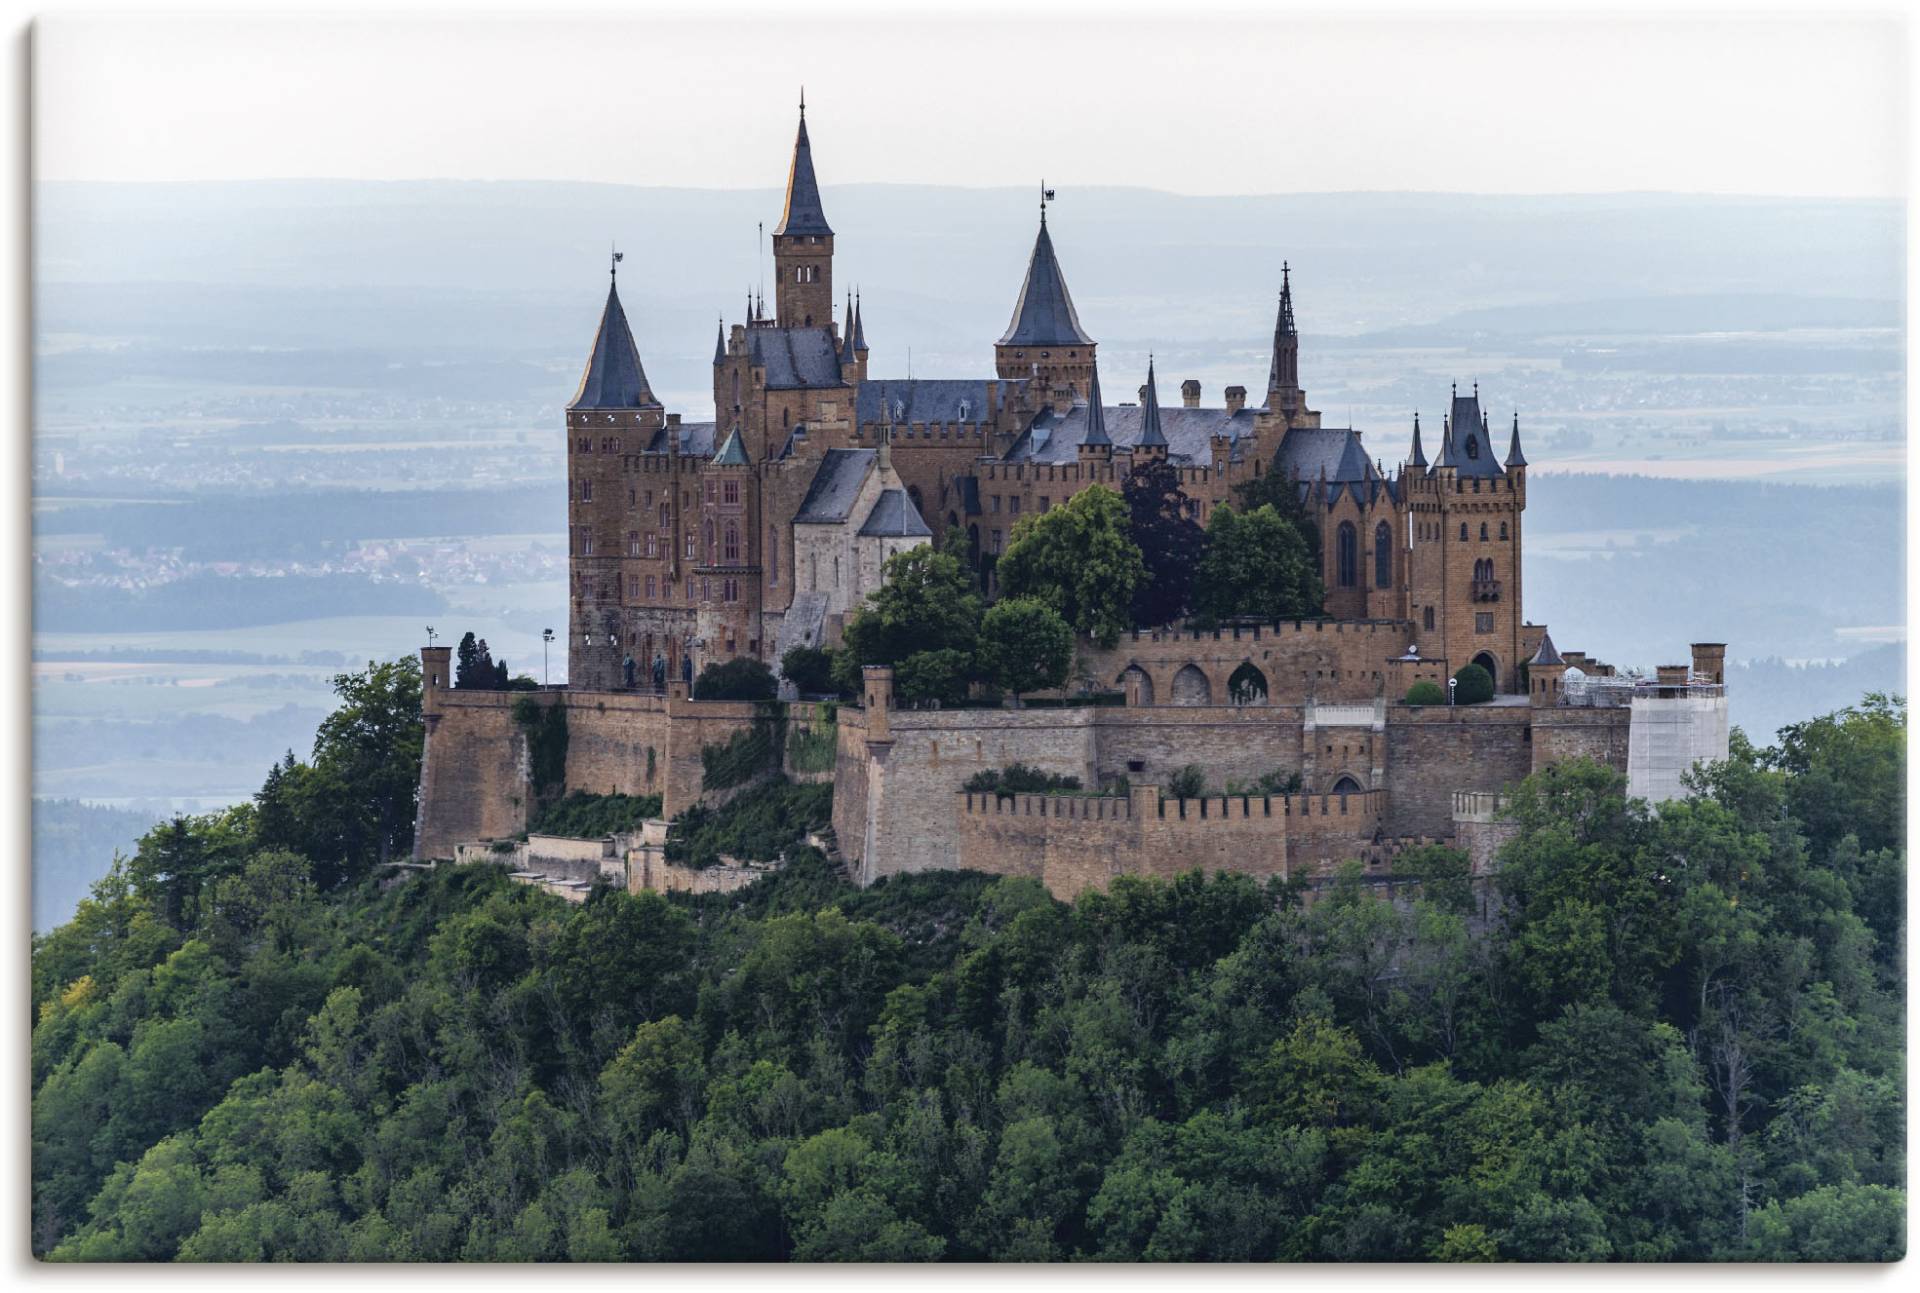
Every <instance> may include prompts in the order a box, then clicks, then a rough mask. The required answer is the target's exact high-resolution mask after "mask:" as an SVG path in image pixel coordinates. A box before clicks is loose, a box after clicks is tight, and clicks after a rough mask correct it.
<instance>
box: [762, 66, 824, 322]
mask: <svg viewBox="0 0 1920 1293" xmlns="http://www.w3.org/2000/svg"><path fill="white" fill-rule="evenodd" d="M773 264H774V269H775V272H776V273H777V275H778V278H779V281H778V282H777V283H776V284H775V286H774V289H773V312H774V322H775V323H776V324H777V325H778V326H780V327H782V328H827V327H831V326H833V229H832V227H831V226H829V225H828V224H827V214H826V212H825V211H824V210H822V209H821V206H820V185H819V184H818V183H817V182H816V181H815V180H814V178H813V145H812V144H811V143H810V142H808V140H807V98H806V95H804V94H802V95H801V96H800V132H799V134H798V135H797V136H795V138H794V141H793V165H792V166H791V167H790V168H789V169H788V171H787V209H786V212H785V214H783V215H782V216H781V219H780V223H779V225H778V226H777V227H776V228H775V229H774V231H773Z"/></svg>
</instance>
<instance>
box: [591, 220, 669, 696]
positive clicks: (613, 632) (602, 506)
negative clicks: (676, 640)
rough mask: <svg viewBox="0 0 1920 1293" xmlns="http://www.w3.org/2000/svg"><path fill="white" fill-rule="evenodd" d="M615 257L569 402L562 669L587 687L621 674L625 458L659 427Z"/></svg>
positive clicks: (658, 409) (659, 411) (661, 420)
mask: <svg viewBox="0 0 1920 1293" xmlns="http://www.w3.org/2000/svg"><path fill="white" fill-rule="evenodd" d="M617 262H618V257H616V258H615V264H614V266H613V267H612V268H611V269H610V271H609V272H610V274H614V275H616V277H615V279H614V281H611V282H610V283H609V284H608V287H607V304H606V308H605V309H604V310H602V311H601V314H600V328H599V331H598V332H596V333H595V334H594V338H593V353H592V354H591V355H589V356H588V358H587V368H586V371H585V372H584V373H582V374H581V376H580V386H579V388H578V389H577V390H575V391H574V393H573V399H571V400H570V401H568V403H567V521H568V534H567V538H568V554H569V555H568V573H569V588H568V596H567V605H568V614H567V621H568V627H567V637H568V661H569V667H568V673H569V675H570V677H571V678H572V680H573V681H574V682H575V684H577V685H580V686H587V687H610V686H613V685H615V682H616V680H617V679H619V678H620V677H621V669H622V664H623V659H624V656H623V652H624V651H625V650H626V644H625V643H623V642H622V637H623V627H624V625H623V616H622V614H621V607H622V602H623V597H622V583H621V580H622V576H623V574H624V573H625V571H624V568H623V561H624V559H625V553H626V549H625V548H624V547H623V546H622V532H623V525H622V522H623V521H624V520H625V519H626V517H627V516H628V514H629V512H630V510H631V509H630V506H629V499H628V492H629V484H628V481H627V478H626V471H625V467H624V463H625V462H626V459H627V455H630V454H637V453H639V452H640V451H641V450H642V449H644V448H645V446H646V443H647V441H648V440H650V439H651V438H652V436H653V435H654V433H655V432H657V431H659V430H660V429H661V428H663V427H664V426H665V425H666V410H665V408H664V407H663V406H662V405H661V403H660V401H659V400H657V399H655V398H654V394H653V390H652V388H651V387H650V386H649V385H648V384H647V374H646V370H645V369H644V368H642V367H641V365H640V351H639V348H638V347H637V346H636V345H635V344H634V340H633V331H632V329H630V328H629V327H628V326H627V313H626V311H625V310H624V309H623V308H621V305H620V289H619V283H618V280H617V273H618V263H617Z"/></svg>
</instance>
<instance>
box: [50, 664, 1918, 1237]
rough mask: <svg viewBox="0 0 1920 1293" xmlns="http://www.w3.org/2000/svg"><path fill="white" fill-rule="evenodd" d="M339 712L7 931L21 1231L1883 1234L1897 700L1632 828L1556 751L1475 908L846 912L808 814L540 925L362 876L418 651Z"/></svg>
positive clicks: (490, 889) (1018, 907)
mask: <svg viewBox="0 0 1920 1293" xmlns="http://www.w3.org/2000/svg"><path fill="white" fill-rule="evenodd" d="M337 689H338V690H339V692H340V695H341V705H340V708H339V709H338V710H337V711H336V712H335V713H334V714H333V715H332V716H331V717H329V718H328V719H327V721H326V723H325V724H324V725H323V727H322V729H321V732H320V734H319V738H318V740H317V741H316V743H315V747H314V754H313V757H312V759H311V761H309V762H298V761H295V760H292V759H291V758H289V759H288V760H287V761H285V762H284V763H282V764H280V765H276V767H275V768H274V770H273V774H272V776H271V777H270V778H269V780H268V782H267V784H266V785H265V786H263V787H262V790H261V792H260V794H259V796H257V797H256V800H255V802H254V803H252V804H250V805H245V806H242V807H240V808H237V809H234V810H231V811H229V812H226V813H222V814H217V815H211V816H206V817H199V818H182V819H176V820H174V821H171V822H167V823H163V824H161V825H160V826H158V827H156V828H155V829H154V830H152V831H151V832H149V833H148V834H147V835H146V836H145V837H144V838H143V839H142V841H141V843H140V845H139V847H138V849H137V850H136V851H135V853H134V855H133V856H132V857H130V858H129V859H127V860H126V861H125V862H124V863H122V864H120V865H118V866H116V867H115V869H114V870H113V872H112V873H111V874H110V875H108V876H107V878H106V879H105V880H103V881H101V882H100V884H99V885H97V886H96V887H95V890H94V892H93V894H92V896H91V897H90V898H89V899H87V900H86V901H85V902H83V903H82V904H81V906H80V909H79V911H78V913H77V914H76V916H75V917H74V919H73V920H72V921H70V922H69V923H67V924H66V925H63V926H61V927H60V928H59V929H57V930H55V931H53V932H52V933H50V934H48V935H45V936H42V937H40V938H38V939H37V940H36V943H35V948H34V956H33V979H32V983H33V1004H34V1009H35V1023H34V1029H33V1038H32V1064H33V1084H34V1102H33V1181H34V1213H33V1235H34V1247H35V1250H36V1251H37V1252H39V1253H41V1254H43V1255H45V1256H48V1257H51V1258H53V1259H55V1260H80V1261H104V1260H166V1259H176V1258H177V1259H180V1260H196V1261H232V1260H262V1259H278V1260H305V1261H328V1260H381V1259H390V1260H426V1261H447V1260H480V1261H504V1260H516V1261H517V1260H576V1261H605V1260H613V1261H618V1260H702V1259H766V1260H777V1259H796V1260H855V1261H892V1260H901V1261H904V1260H916V1261H917V1260H933V1259H946V1260H981V1259H1004V1260H1034V1261H1037V1260H1063V1259H1097V1260H1156V1261H1157V1260H1200V1259H1207V1260H1223V1261H1225V1260H1311V1261H1322V1260H1342V1261H1343V1260H1373V1261H1378V1260H1423V1259H1424V1260H1475V1261H1482V1260H1541V1261H1559V1260H1625V1261H1650V1260H1706V1259H1723V1260H1724V1259H1757V1260H1768V1261H1842V1260H1868V1261H1885V1260H1890V1259H1893V1258H1897V1257H1898V1256H1900V1255H1901V1254H1902V1253H1903V1252H1904V1250H1905V1222H1904V1217H1905V1191H1904V1187H1905V1159H1904V1150H1903V1147H1904V1143H1905V1128H1904V1119H1905V1114H1904V1086H1905V1068H1904V1055H1903V1050H1902V1046H1903V1036H1904V996H1903V985H1904V976H1905V952H1904V937H1905V930H1904V917H1905V897H1904V892H1905V853H1904V815H1905V806H1904V776H1905V739H1906V714H1905V707H1904V703H1903V702H1901V701H1900V700H1898V699H1895V698H1888V697H1884V696H1878V695H1875V696H1869V697H1867V698H1866V700H1865V701H1864V702H1862V703H1861V704H1859V705H1857V706H1855V707H1852V708H1850V709H1848V710H1844V711H1841V712H1839V713H1836V714H1833V715H1829V716H1827V717H1825V718H1822V719H1818V720H1815V721H1812V722H1808V723H1804V724H1800V725H1798V726H1796V727H1792V728H1787V729H1784V730H1782V731H1781V732H1780V734H1779V736H1778V739H1777V741H1776V743H1775V744H1774V745H1772V746H1770V747H1767V748H1756V747H1755V746H1753V745H1751V744H1750V743H1748V742H1747V741H1746V740H1745V739H1744V738H1742V737H1739V736H1736V737H1735V740H1734V743H1733V747H1732V754H1731V757H1730V758H1729V759H1728V760H1727V761H1726V762H1724V763H1722V764H1719V765H1716V766H1713V767H1711V768H1709V769H1706V770H1705V771H1704V772H1703V773H1702V774H1701V775H1700V776H1699V779H1698V785H1697V789H1698V794H1697V795H1696V796H1695V797H1693V798H1691V799H1689V800H1687V801H1684V802H1676V803H1670V804H1666V805H1663V806H1661V807H1659V808H1658V809H1657V810H1650V809H1649V808H1648V807H1647V806H1646V805H1645V804H1643V803H1640V802H1637V801H1632V800H1629V799H1627V798H1626V796H1625V793H1624V786H1623V783H1622V780H1621V778H1619V777H1618V776H1617V775H1615V774H1614V773H1612V772H1611V771H1609V770H1607V769H1605V768H1602V767H1599V766H1596V765H1592V764H1570V765H1565V766H1563V767H1561V768H1559V769H1556V770H1553V771H1551V772H1548V773H1543V774H1540V775H1538V776H1536V777H1534V778H1532V779H1531V780H1529V781H1528V782H1526V783H1523V784H1522V785H1521V786H1520V787H1518V788H1517V790H1516V792H1515V794H1514V796H1513V799H1512V810H1511V811H1512V815H1513V820H1514V822H1515V825H1516V834H1515V837H1514V839H1513V840H1512V842H1511V844H1510V845H1509V846H1508V847H1507V848H1506V849H1505V851H1504V853H1503V855H1502V869H1501V872H1500V874H1499V877H1498V879H1497V882H1496V884H1495V885H1494V887H1493V888H1491V889H1486V888H1482V887H1480V886H1479V885H1477V884H1476V883H1474V882H1471V881H1470V880H1469V879H1468V878H1467V876H1466V872H1465V865H1464V859H1463V858H1462V857H1461V856H1460V855H1459V854H1456V853H1454V852H1452V851H1451V850H1447V849H1441V848H1434V849H1428V850H1424V851H1422V852H1421V853H1419V854H1416V855H1414V856H1413V857H1411V858H1409V859H1407V861H1406V867H1407V869H1408V870H1409V871H1411V872H1413V873H1416V874H1418V875H1420V876H1422V877H1423V878H1424V882H1423V884H1422V886H1421V888H1420V896H1419V897H1417V898H1413V899H1410V900H1409V899H1405V898H1403V899H1402V900H1399V901H1393V902H1389V901H1385V900H1382V899H1381V898H1378V897H1376V896H1374V893H1373V891H1372V890H1371V889H1370V888H1369V886H1368V885H1367V884H1366V883H1365V881H1364V879H1363V877H1361V876H1360V875H1359V874H1358V873H1356V872H1353V871H1347V872H1343V873H1342V874H1341V875H1340V876H1339V877H1337V879H1336V880H1335V881H1334V883H1332V884H1331V885H1330V886H1327V887H1323V888H1320V889H1317V890H1313V891H1308V890H1306V889H1305V888H1304V887H1302V886H1297V885H1288V884H1281V883H1275V884H1272V885H1268V886H1265V887H1262V886H1259V885H1256V884H1255V883H1253V882H1251V881H1249V880H1248V879H1246V878H1244V877H1214V878H1207V877H1203V876H1201V875H1199V874H1198V873H1195V874H1190V875H1186V876H1183V877H1181V878H1180V879H1178V880H1176V881H1174V882H1172V883H1160V882H1153V881H1144V880H1140V881H1133V880H1122V881H1117V882H1116V883H1115V884H1114V885H1113V887H1112V888H1111V890H1109V891H1107V892H1104V893H1089V894H1086V895H1083V896H1082V897H1080V898H1079V899H1078V900H1076V901H1074V902H1072V903H1061V902H1058V901H1055V900H1054V899H1052V898H1051V897H1049V896H1048V894H1047V893H1046V892H1045V890H1043V889H1042V888H1041V887H1040V886H1039V885H1037V884H1036V883H1034V882H1032V881H1028V880H1023V879H996V878H993V877H989V876H984V875H979V874H972V873H964V872H955V873H943V874H926V875H919V876H908V877H896V878H894V879H891V880H888V881H885V882H883V883H880V884H878V885H875V886H873V887H872V888H869V889H864V890H862V889H856V888H854V887H852V886H850V885H848V884H847V883H845V881H844V880H843V879H842V878H841V876H840V875H839V874H838V873H837V872H836V871H835V870H834V869H833V868H832V867H831V866H830V864H829V863H828V862H827V860H826V859H825V858H823V857H821V856H820V855H819V854H817V853H815V852H812V851H811V850H808V849H805V848H802V847H800V846H799V845H798V844H797V842H796V844H795V845H794V846H793V847H792V848H790V849H789V853H788V856H789V859H790V862H789V865H788V866H787V868H786V869H785V870H784V871H782V872H780V873H778V874H776V875H773V876H771V877H769V878H767V879H764V880H762V881H760V882H758V883H757V884H755V885H753V886H752V887H750V888H748V889H746V890H743V891H741V892H739V893H735V894H731V895H707V896H702V897H687V896H674V897H662V896H659V895H654V894H640V895H637V896H630V895H628V894H625V893H623V892H618V891H615V890H611V889H601V890H597V891H595V892H594V893H593V894H592V896H591V897H589V898H588V899H587V901H586V902H584V903H582V904H569V903H567V902H565V901H562V900H561V899H559V898H556V897H553V896H550V895H546V894H544V893H541V892H539V891H537V890H535V889H531V888H527V887H523V886H518V885H515V884H514V883H513V882H512V881H511V880H510V879H509V878H508V876H507V875H506V874H505V873H504V871H503V870H502V869H501V868H496V867H488V866H468V867H453V866H442V867H439V868H437V869H434V870H432V871H429V872H424V873H418V874H413V875H409V876H406V877H404V878H398V879H395V878H392V877H387V878H385V879H384V880H383V876H382V865H381V864H382V862H383V861H384V860H386V859H389V858H392V857H396V856H402V855H403V853H404V848H405V845H406V843H407V839H408V833H409V832H410V830H411V816H410V808H411V784H412V782H411V778H413V777H414V776H416V775H417V771H418V759H419V747H420V735H419V719H418V698H419V690H418V689H419V676H418V669H417V665H414V664H412V663H410V662H407V661H402V662H399V663H397V664H391V665H380V666H375V667H371V668H369V669H368V670H367V671H365V672H364V673H360V674H346V675H342V676H341V677H340V678H339V679H338V680H337ZM722 811H723V812H724V810H722ZM714 816H716V817H717V816H719V814H715V815H714ZM764 828H765V823H760V824H758V825H757V826H756V829H764ZM1309 899H1311V900H1309Z"/></svg>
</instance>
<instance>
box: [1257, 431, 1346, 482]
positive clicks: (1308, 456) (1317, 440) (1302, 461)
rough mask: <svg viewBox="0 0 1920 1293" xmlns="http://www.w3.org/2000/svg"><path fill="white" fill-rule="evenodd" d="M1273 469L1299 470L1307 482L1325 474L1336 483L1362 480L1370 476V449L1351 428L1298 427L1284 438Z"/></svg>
mask: <svg viewBox="0 0 1920 1293" xmlns="http://www.w3.org/2000/svg"><path fill="white" fill-rule="evenodd" d="M1273 469H1274V470H1275V471H1284V472H1287V473H1289V474H1291V473H1292V472H1294V471H1298V472H1299V473H1300V479H1301V480H1304V481H1317V480H1319V479H1320V477H1321V475H1322V474H1323V473H1324V474H1325V476H1326V478H1327V480H1329V481H1332V482H1346V481H1361V480H1365V479H1366V478H1367V475H1368V472H1367V451H1366V450H1365V449H1363V448H1361V447H1360V437H1359V436H1358V435H1356V434H1355V433H1354V432H1353V430H1352V429H1351V428H1348V427H1294V428H1292V429H1291V430H1289V431H1288V432H1287V433H1286V435H1285V436H1284V437H1282V438H1281V441H1280V451H1279V452H1278V453H1276V454H1275V455H1274V458H1273Z"/></svg>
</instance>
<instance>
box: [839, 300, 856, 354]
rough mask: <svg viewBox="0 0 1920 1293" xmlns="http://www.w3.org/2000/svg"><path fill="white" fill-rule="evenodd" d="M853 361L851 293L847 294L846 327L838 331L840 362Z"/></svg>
mask: <svg viewBox="0 0 1920 1293" xmlns="http://www.w3.org/2000/svg"><path fill="white" fill-rule="evenodd" d="M852 361H853V293H852V292H848V293H847V326H846V327H844V328H842V329H840V362H841V363H843V364H845V363H851V362H852Z"/></svg>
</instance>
